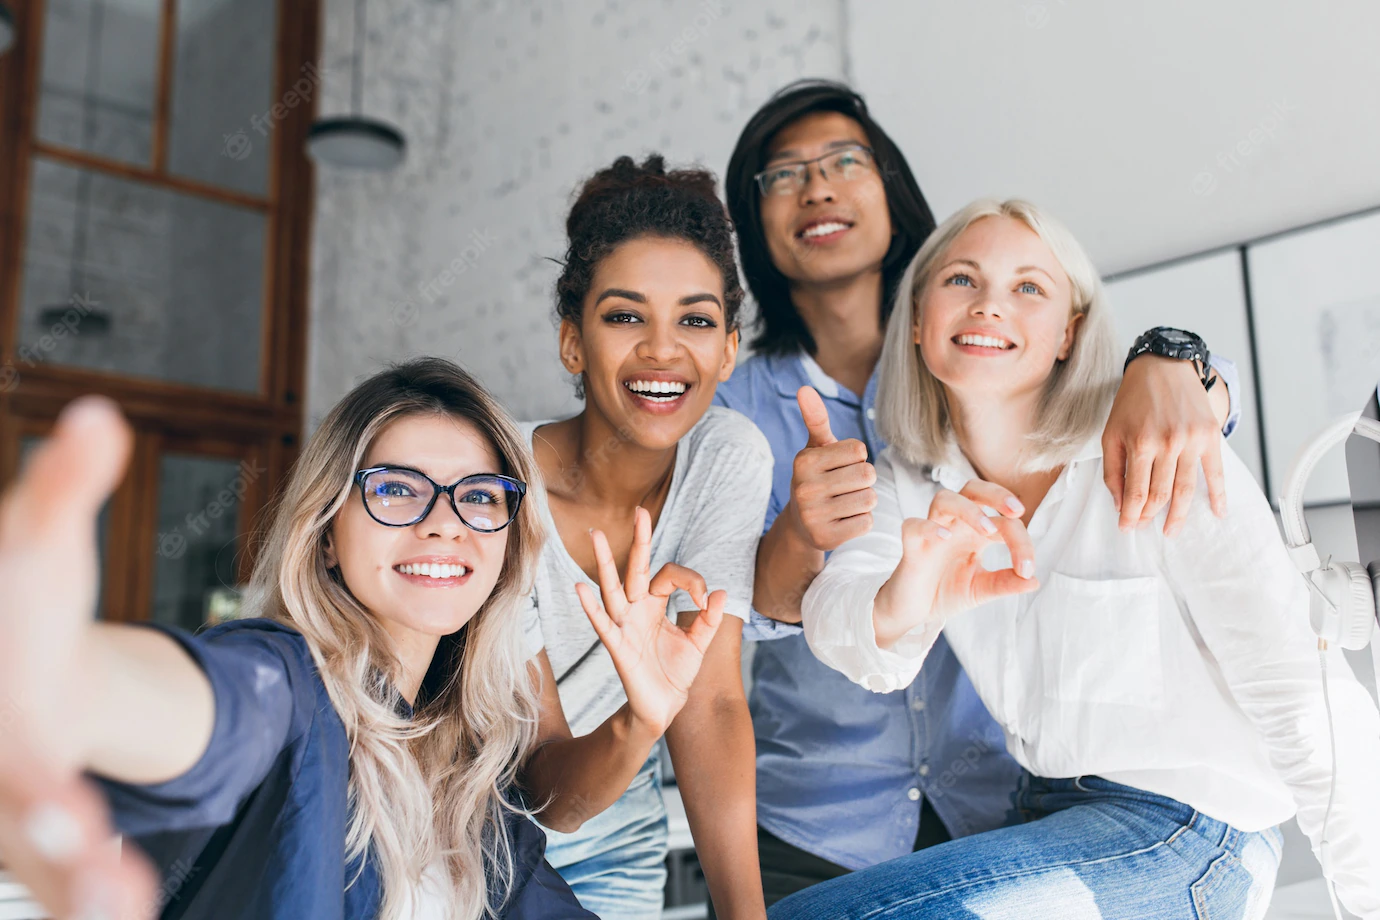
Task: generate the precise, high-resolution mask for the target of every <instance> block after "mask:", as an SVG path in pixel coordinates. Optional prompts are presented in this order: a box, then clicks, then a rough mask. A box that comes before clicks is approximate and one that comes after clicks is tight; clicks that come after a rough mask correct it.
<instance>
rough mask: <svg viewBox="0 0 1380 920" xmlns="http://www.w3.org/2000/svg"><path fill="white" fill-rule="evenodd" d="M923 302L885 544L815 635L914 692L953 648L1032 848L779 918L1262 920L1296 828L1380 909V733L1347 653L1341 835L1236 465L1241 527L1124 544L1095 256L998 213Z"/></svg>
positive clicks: (817, 900) (967, 851)
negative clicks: (1108, 460)
mask: <svg viewBox="0 0 1380 920" xmlns="http://www.w3.org/2000/svg"><path fill="white" fill-rule="evenodd" d="M899 290H900V291H901V294H900V295H899V300H898V303H897V306H896V309H895V311H894V312H893V313H892V316H891V319H890V322H889V325H888V328H887V337H886V344H885V350H884V354H883V357H882V362H883V363H882V371H881V384H880V387H881V389H880V393H879V397H878V404H879V406H880V407H881V410H882V416H883V417H882V419H880V420H879V427H880V428H881V429H882V433H883V435H884V437H885V438H886V439H887V440H888V442H889V443H890V445H891V446H890V448H889V449H888V450H887V451H886V452H884V453H883V454H882V456H881V458H880V460H879V463H878V468H877V486H876V488H877V493H878V507H877V509H876V510H875V511H874V512H873V514H874V518H875V526H874V528H873V530H872V531H871V533H869V534H867V535H866V536H863V537H859V538H857V539H855V540H853V541H851V542H849V543H847V544H845V545H844V546H843V547H841V548H840V549H839V550H838V551H836V552H835V553H834V555H833V556H832V558H831V559H830V560H829V563H828V565H827V566H826V568H825V569H824V571H823V572H822V573H821V574H820V576H819V577H818V578H817V579H816V580H815V581H814V583H813V585H812V586H811V587H810V590H809V593H808V594H807V595H806V597H805V601H804V605H803V613H804V626H805V635H806V637H807V639H808V641H809V643H810V647H811V648H812V649H813V650H814V652H815V654H816V655H817V656H818V657H819V658H820V659H821V660H823V661H824V662H826V663H827V664H829V665H830V666H832V667H834V668H836V669H837V670H839V671H840V672H842V673H844V674H845V675H847V676H848V677H849V678H851V679H852V680H854V681H856V682H857V683H859V684H862V685H863V686H866V687H869V688H871V689H873V690H875V691H877V692H888V691H892V690H896V689H899V688H901V687H904V686H906V685H907V684H908V683H909V682H910V681H911V680H912V679H913V678H914V677H915V674H916V672H917V671H918V670H919V669H920V665H921V663H922V662H923V661H924V660H925V656H926V654H927V653H928V651H929V649H930V646H931V645H932V643H933V642H934V641H935V639H936V637H937V636H938V635H939V633H940V632H941V631H943V632H944V634H945V636H946V638H947V639H948V641H949V644H950V645H951V646H952V648H953V649H954V651H955V653H957V655H958V658H959V660H960V661H961V662H962V663H963V666H964V668H965V670H966V671H967V672H968V674H969V675H970V676H971V678H972V680H973V684H974V686H975V687H976V688H977V691H978V694H979V695H980V696H981V697H982V700H983V702H984V703H985V704H986V705H987V707H988V709H990V710H991V712H992V714H993V716H994V717H995V718H996V719H997V721H998V722H999V723H1000V724H1001V725H1002V727H1003V729H1004V731H1005V733H1006V741H1007V747H1008V749H1009V750H1010V752H1011V754H1012V755H1013V756H1014V757H1015V759H1016V760H1017V761H1018V762H1019V763H1020V764H1021V765H1022V767H1024V768H1025V771H1026V772H1025V776H1024V779H1023V781H1022V784H1021V787H1020V789H1019V790H1018V792H1017V793H1016V795H1015V796H1014V805H1015V809H1014V811H1013V814H1012V824H1011V825H1010V826H1007V827H1004V828H1001V829H999V830H996V831H992V832H990V833H987V834H979V835H976V836H973V837H968V838H964V839H961V840H956V841H953V842H950V843H946V844H942V845H940V846H937V847H934V848H931V849H928V850H923V851H921V852H918V853H914V854H912V855H910V856H906V857H902V858H900V859H897V860H893V861H891V862H888V863H883V864H881V865H879V866H875V867H873V868H871V869H867V870H864V871H861V872H856V873H853V874H851V875H848V876H845V877H843V878H839V879H836V880H833V881H830V882H826V883H825V884H822V885H818V886H815V887H814V888H811V889H807V890H806V891H803V892H800V893H799V894H796V895H794V896H792V897H791V898H788V899H786V900H785V901H782V902H780V903H779V904H777V905H776V906H775V907H774V908H773V909H772V911H771V916H772V918H774V920H784V918H796V917H801V918H810V920H818V918H838V917H867V918H869V920H901V918H911V917H945V918H951V917H996V916H1000V917H1002V918H1020V917H1032V918H1033V917H1039V918H1045V917H1050V916H1055V915H1057V916H1059V917H1060V918H1061V920H1079V918H1128V920H1129V918H1135V920H1144V918H1148V917H1155V918H1178V917H1184V918H1206V917H1213V918H1217V917H1231V918H1256V917H1260V916H1262V915H1263V913H1264V910H1265V907H1266V905H1267V903H1268V901H1269V896H1270V892H1271V890H1272V888H1273V886H1274V877H1275V872H1276V869H1277V867H1278V863H1279V856H1280V845H1281V837H1280V834H1279V831H1278V830H1277V828H1276V825H1278V824H1279V823H1280V822H1283V821H1285V820H1287V819H1288V818H1290V817H1291V816H1293V815H1295V814H1297V816H1298V820H1299V824H1300V826H1301V827H1302V829H1303V831H1304V832H1305V833H1306V834H1307V835H1308V836H1309V838H1310V839H1311V840H1312V842H1313V847H1314V852H1315V853H1319V852H1320V845H1321V842H1322V840H1323V839H1324V825H1326V839H1327V850H1328V853H1327V856H1328V863H1329V868H1330V874H1331V876H1332V878H1333V879H1334V880H1335V882H1336V886H1337V889H1338V892H1339V895H1340V898H1341V900H1342V902H1343V903H1344V904H1345V905H1346V906H1347V908H1348V909H1349V910H1351V911H1352V912H1353V913H1355V914H1358V915H1360V916H1362V917H1368V918H1369V917H1380V783H1378V782H1376V779H1375V770H1376V769H1377V766H1378V765H1380V714H1377V712H1376V709H1375V706H1374V704H1373V703H1372V702H1371V700H1370V698H1369V696H1368V695H1367V694H1366V692H1365V690H1364V689H1363V688H1362V687H1361V685H1360V684H1359V683H1358V682H1357V681H1356V679H1355V677H1354V676H1353V675H1352V673H1351V671H1350V670H1349V669H1348V667H1347V665H1346V662H1345V661H1344V659H1343V658H1342V657H1341V656H1340V653H1339V652H1337V651H1336V650H1333V651H1330V652H1328V653H1327V654H1328V657H1329V661H1328V673H1329V675H1331V677H1330V683H1329V690H1330V695H1331V705H1332V711H1333V715H1334V718H1335V726H1336V764H1337V766H1336V773H1337V776H1336V793H1335V800H1333V801H1332V804H1331V811H1330V814H1328V813H1327V812H1328V803H1329V791H1330V790H1329V785H1330V781H1331V779H1332V757H1331V754H1330V751H1329V732H1328V719H1327V715H1326V712H1325V710H1324V701H1323V684H1322V678H1321V676H1320V669H1319V661H1318V657H1317V656H1318V652H1317V648H1316V639H1315V638H1314V637H1313V635H1312V633H1311V632H1310V630H1309V627H1308V616H1307V613H1308V596H1307V593H1306V590H1305V588H1304V585H1303V582H1302V580H1301V579H1299V577H1298V575H1297V573H1296V572H1295V571H1294V568H1293V566H1291V565H1290V563H1289V560H1288V557H1287V555H1286V552H1285V549H1284V546H1283V544H1282V543H1281V541H1280V538H1279V536H1278V531H1277V530H1276V527H1275V522H1274V519H1273V516H1272V514H1271V512H1270V508H1269V505H1268V504H1267V502H1266V501H1265V498H1264V496H1263V495H1262V494H1261V492H1260V489H1259V488H1258V487H1257V486H1256V485H1255V483H1254V482H1253V481H1252V480H1251V477H1250V475H1249V473H1248V472H1247V471H1246V468H1245V467H1244V466H1243V465H1242V464H1241V462H1240V460H1239V459H1237V457H1236V456H1235V455H1234V454H1233V453H1232V451H1231V450H1230V448H1228V447H1226V446H1224V447H1223V450H1222V455H1223V463H1224V466H1225V470H1224V472H1225V477H1226V486H1227V492H1228V495H1229V497H1230V504H1231V507H1230V509H1229V512H1228V514H1227V515H1226V516H1225V517H1224V518H1218V517H1216V516H1214V515H1213V514H1212V512H1211V511H1210V509H1209V508H1208V506H1207V503H1206V502H1205V501H1195V504H1194V507H1193V510H1192V511H1191V512H1190V514H1189V515H1188V518H1187V520H1186V521H1185V522H1184V523H1183V526H1182V528H1181V529H1179V530H1178V531H1177V532H1174V533H1171V534H1169V535H1165V534H1163V533H1161V531H1160V529H1158V528H1146V529H1141V530H1132V531H1129V532H1123V531H1121V530H1120V529H1119V528H1118V523H1117V518H1118V516H1117V511H1116V508H1115V507H1114V506H1113V503H1112V498H1111V496H1110V495H1109V494H1108V493H1107V491H1106V489H1105V488H1104V487H1103V486H1102V469H1101V466H1102V463H1101V451H1100V449H1099V438H1098V435H1099V433H1100V431H1101V427H1102V418H1103V416H1104V414H1105V412H1106V411H1107V409H1108V406H1109V404H1110V400H1111V397H1112V392H1113V387H1114V385H1115V382H1116V371H1117V358H1116V354H1115V344H1114V338H1113V333H1112V328H1111V319H1110V317H1109V316H1108V315H1107V305H1106V304H1105V303H1104V301H1103V295H1102V288H1101V285H1100V282H1099V280H1098V277H1097V274H1096V272H1095V270H1094V269H1093V267H1092V264H1091V262H1090V261H1089V259H1088V257H1087V255H1086V254H1085V253H1084V252H1083V251H1082V249H1081V248H1080V247H1079V246H1078V244H1077V242H1076V241H1075V240H1074V239H1073V238H1072V236H1071V235H1070V234H1069V233H1068V231H1067V230H1066V229H1064V228H1063V227H1062V226H1061V225H1059V224H1058V223H1057V222H1055V221H1053V220H1051V219H1050V218H1049V217H1048V216H1046V215H1044V214H1042V213H1041V212H1040V211H1039V210H1037V209H1036V208H1034V207H1033V206H1031V205H1029V204H1027V203H1024V202H1020V201H1008V202H1002V203H999V202H996V201H979V202H976V203H974V204H972V205H970V206H968V207H967V208H965V209H963V210H962V211H960V212H959V213H958V214H956V215H955V216H953V217H952V218H950V219H949V220H948V221H947V222H946V223H945V224H944V225H943V226H941V227H940V228H939V229H938V230H937V231H936V232H935V234H934V235H933V236H932V237H931V238H930V239H929V241H928V242H927V243H926V244H925V246H924V248H922V249H921V251H920V252H919V254H918V255H917V256H916V259H915V262H914V263H913V264H912V266H911V269H910V272H909V274H908V275H907V277H906V278H905V279H904V280H903V281H902V284H901V287H900V289H899ZM1204 492H1205V490H1203V489H1200V491H1199V494H1200V495H1201V494H1203V493H1204ZM989 509H995V511H996V512H997V515H996V516H990V515H989V514H988V511H989ZM928 767H929V769H930V770H933V771H940V773H941V781H940V785H941V786H942V785H943V775H944V774H950V773H951V774H953V775H954V776H957V775H958V774H961V773H962V772H963V771H964V765H963V763H962V762H958V763H954V764H942V763H941V764H930V765H928Z"/></svg>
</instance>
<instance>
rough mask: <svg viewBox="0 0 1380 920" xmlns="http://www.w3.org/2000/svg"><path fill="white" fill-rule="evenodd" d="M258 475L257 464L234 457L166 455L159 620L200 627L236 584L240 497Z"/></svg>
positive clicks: (156, 598)
mask: <svg viewBox="0 0 1380 920" xmlns="http://www.w3.org/2000/svg"><path fill="white" fill-rule="evenodd" d="M252 475H253V469H252V467H249V466H248V465H246V464H244V463H239V462H236V461H234V460H223V459H220V458H212V457H198V456H190V455H182V454H168V455H166V456H164V457H163V459H162V462H161V464H160V469H159V477H158V535H157V536H156V537H155V545H154V547H153V549H154V552H155V553H156V554H157V562H156V564H155V566H154V576H153V616H152V619H153V620H154V622H157V623H166V624H168V625H170V626H180V627H182V628H183V629H193V630H194V629H198V628H200V627H201V626H202V625H203V624H204V623H206V621H207V619H208V612H209V611H210V610H211V609H212V608H215V607H216V605H217V604H218V603H220V601H219V596H220V595H221V593H222V592H221V590H220V589H225V588H230V589H234V588H235V586H236V585H235V582H236V573H235V561H236V560H235V549H236V540H237V537H238V535H239V526H238V523H239V512H240V501H241V500H242V499H243V498H244V495H245V490H246V489H247V488H248V486H249V483H250V477H251V476H252ZM216 609H218V608H216Z"/></svg>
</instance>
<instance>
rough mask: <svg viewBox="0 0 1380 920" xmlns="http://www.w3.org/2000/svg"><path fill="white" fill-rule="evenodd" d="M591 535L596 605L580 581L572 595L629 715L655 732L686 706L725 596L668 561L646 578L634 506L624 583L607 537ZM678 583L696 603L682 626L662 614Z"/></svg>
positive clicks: (647, 558)
mask: <svg viewBox="0 0 1380 920" xmlns="http://www.w3.org/2000/svg"><path fill="white" fill-rule="evenodd" d="M591 536H592V538H593V540H594V557H595V560H596V561H597V562H598V565H599V589H600V593H601V594H602V596H603V604H602V605H601V604H600V602H599V601H600V599H599V598H598V597H596V596H595V594H594V589H593V588H591V587H590V586H589V585H587V584H584V583H579V584H577V585H576V586H575V590H576V593H578V594H579V596H580V604H581V605H582V606H583V607H584V608H585V615H586V616H588V617H589V621H590V623H591V624H592V625H593V626H594V631H595V632H596V633H598V634H599V639H600V641H601V642H603V643H604V647H605V648H607V649H608V652H609V657H610V658H612V659H613V666H614V668H615V669H617V671H618V677H619V679H620V680H622V681H623V690H624V692H625V693H626V694H627V696H628V705H629V707H630V708H631V709H632V713H633V715H634V716H636V717H637V718H638V719H639V720H641V721H642V722H644V723H646V724H647V725H648V726H650V727H652V728H653V729H655V730H656V732H657V733H658V734H659V733H661V732H664V731H665V730H666V728H667V727H668V726H669V725H670V724H671V720H673V719H674V718H675V717H676V714H677V713H678V712H680V710H681V707H683V706H684V705H685V700H686V698H687V697H688V695H689V693H690V685H691V683H693V682H694V680H695V675H696V674H698V673H699V671H700V665H701V663H702V662H703V661H704V653H705V651H706V650H708V648H709V643H710V642H711V641H712V640H713V639H714V634H715V633H716V632H717V631H718V629H719V624H720V623H721V622H722V621H723V614H724V601H725V600H726V599H727V595H726V594H725V592H723V591H714V592H713V593H710V592H709V590H708V587H707V585H706V584H705V581H704V579H703V578H701V577H700V576H699V574H698V573H696V572H694V571H691V570H690V569H687V568H685V567H684V566H680V565H676V564H674V563H667V564H666V565H664V566H662V567H661V569H660V570H659V571H658V572H657V573H656V576H655V577H649V573H650V569H651V555H652V522H651V516H650V515H648V514H647V512H646V510H644V509H642V508H638V509H637V512H636V517H635V519H634V522H633V545H632V551H631V552H630V553H629V554H628V578H627V584H626V585H625V584H623V583H621V582H620V580H619V578H618V566H617V564H616V563H615V562H614V560H613V552H612V550H611V549H610V548H609V542H608V538H607V537H605V536H604V534H603V532H602V531H598V530H596V531H592V533H591ZM677 588H680V589H683V590H684V591H685V592H686V593H688V594H689V595H690V597H691V598H693V599H694V601H695V603H696V604H698V605H699V606H700V611H699V613H698V615H697V616H696V617H695V619H694V621H693V622H692V623H691V624H690V625H689V627H681V626H679V625H677V624H676V623H674V622H672V621H671V620H670V619H669V618H667V616H666V603H667V602H668V601H669V600H670V599H671V595H672V594H673V593H674V592H675V590H676V589H677Z"/></svg>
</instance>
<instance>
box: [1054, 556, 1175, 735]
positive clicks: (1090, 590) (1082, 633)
mask: <svg viewBox="0 0 1380 920" xmlns="http://www.w3.org/2000/svg"><path fill="white" fill-rule="evenodd" d="M1036 621H1037V629H1038V631H1039V634H1040V659H1041V664H1042V666H1043V671H1044V695H1045V696H1046V697H1048V698H1051V699H1056V700H1061V701H1065V702H1070V703H1102V704H1111V705H1117V706H1136V707H1139V708H1142V709H1161V708H1163V706H1164V665H1163V660H1162V658H1161V655H1160V616H1159V581H1158V580H1157V579H1155V578H1152V577H1148V576H1147V577H1139V578H1109V579H1102V580H1096V581H1093V580H1089V579H1084V578H1074V577H1073V576H1070V575H1064V574H1062V573H1060V572H1053V573H1051V575H1050V579H1049V582H1048V583H1047V584H1046V586H1045V588H1044V590H1042V591H1041V592H1040V600H1039V602H1038V606H1037V609H1036Z"/></svg>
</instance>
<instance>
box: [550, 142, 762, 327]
mask: <svg viewBox="0 0 1380 920" xmlns="http://www.w3.org/2000/svg"><path fill="white" fill-rule="evenodd" d="M565 230H566V236H567V237H568V238H569V242H568V246H567V249H566V256H565V263H564V265H563V267H562V271H561V277H560V279H559V280H558V281H557V282H556V299H557V304H556V313H557V315H559V316H560V318H561V319H566V320H570V321H571V322H573V323H575V324H577V325H578V324H579V323H580V320H581V317H582V315H583V313H584V299H585V295H586V294H588V293H589V288H590V285H591V284H592V283H593V280H594V270H595V268H596V267H597V266H598V264H599V262H600V261H601V260H603V259H604V258H606V257H607V256H608V255H609V254H610V253H612V252H613V251H614V250H615V249H617V248H618V247H619V246H620V245H622V244H623V243H626V242H628V241H629V240H633V239H637V238H639V237H647V236H651V237H664V238H666V239H673V240H685V241H686V242H689V243H691V244H693V245H694V246H696V247H697V248H698V249H699V250H700V251H701V252H702V253H704V255H705V258H707V259H709V260H710V261H711V262H713V263H714V265H715V266H716V267H717V268H718V269H719V272H720V274H721V275H722V276H723V282H724V313H725V316H724V319H725V320H726V322H727V325H728V328H729V329H735V328H737V325H738V309H739V307H740V306H741V305H742V302H743V288H742V285H741V284H740V283H739V281H738V265H737V262H736V261H735V260H734V242H733V222H732V221H731V220H730V219H729V216H728V210H727V208H725V207H724V204H723V202H722V201H720V200H719V196H718V193H717V190H716V182H715V179H714V174H713V173H712V172H710V171H709V170H707V169H699V168H688V169H672V170H667V168H666V160H665V158H664V157H662V156H661V155H660V154H657V153H653V154H651V155H649V156H648V157H647V158H646V159H645V160H643V161H642V162H641V163H640V164H639V163H638V162H637V161H636V160H634V159H633V158H632V157H629V156H621V157H619V158H618V159H616V160H614V161H613V164H612V165H611V166H608V167H605V168H604V169H601V170H599V171H598V172H597V173H595V174H594V175H593V176H591V177H590V178H589V179H588V180H587V181H586V182H585V183H584V185H582V186H581V187H580V192H579V195H578V196H577V197H576V199H575V203H574V204H573V205H571V207H570V214H569V216H567V218H566V222H565Z"/></svg>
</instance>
